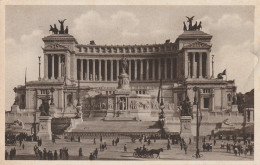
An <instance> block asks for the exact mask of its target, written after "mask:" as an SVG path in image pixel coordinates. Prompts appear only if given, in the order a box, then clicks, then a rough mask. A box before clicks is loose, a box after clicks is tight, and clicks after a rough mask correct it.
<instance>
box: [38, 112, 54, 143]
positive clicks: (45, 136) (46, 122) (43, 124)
mask: <svg viewBox="0 0 260 165" xmlns="http://www.w3.org/2000/svg"><path fill="white" fill-rule="evenodd" d="M51 119H52V117H51V116H39V123H40V125H39V132H38V134H37V136H39V138H41V139H42V140H51V139H52V132H51Z"/></svg>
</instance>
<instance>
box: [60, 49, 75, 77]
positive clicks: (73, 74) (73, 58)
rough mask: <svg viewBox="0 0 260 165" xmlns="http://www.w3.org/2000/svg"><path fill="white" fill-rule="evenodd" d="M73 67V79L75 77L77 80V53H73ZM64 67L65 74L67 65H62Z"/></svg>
mask: <svg viewBox="0 0 260 165" xmlns="http://www.w3.org/2000/svg"><path fill="white" fill-rule="evenodd" d="M71 59H72V67H73V69H72V79H74V80H77V58H76V56H75V54H72V58H71ZM62 69H63V73H62V74H63V75H64V74H65V67H64V66H63V67H62Z"/></svg>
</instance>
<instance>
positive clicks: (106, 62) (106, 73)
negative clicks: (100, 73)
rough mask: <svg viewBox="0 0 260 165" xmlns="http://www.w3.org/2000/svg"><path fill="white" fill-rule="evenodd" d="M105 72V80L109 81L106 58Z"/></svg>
mask: <svg viewBox="0 0 260 165" xmlns="http://www.w3.org/2000/svg"><path fill="white" fill-rule="evenodd" d="M104 71H105V73H104V76H105V81H107V60H105V69H104Z"/></svg>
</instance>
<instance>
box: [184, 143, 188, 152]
mask: <svg viewBox="0 0 260 165" xmlns="http://www.w3.org/2000/svg"><path fill="white" fill-rule="evenodd" d="M183 147H184V151H185V154H187V149H188V145H187V144H186V143H184V144H183Z"/></svg>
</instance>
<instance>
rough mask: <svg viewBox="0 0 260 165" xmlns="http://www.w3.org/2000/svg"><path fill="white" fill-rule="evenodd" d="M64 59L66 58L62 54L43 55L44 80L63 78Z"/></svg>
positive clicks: (65, 64)
mask: <svg viewBox="0 0 260 165" xmlns="http://www.w3.org/2000/svg"><path fill="white" fill-rule="evenodd" d="M55 57H56V60H55ZM65 58H66V56H65V55H64V54H45V55H44V78H45V79H62V78H64V75H65V69H66V67H65V66H67V61H66V59H65ZM55 73H57V74H55Z"/></svg>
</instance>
